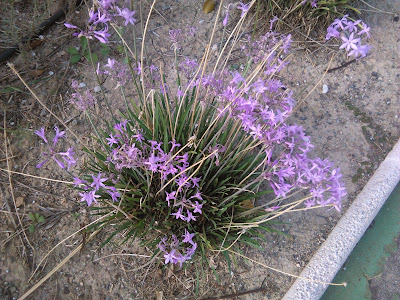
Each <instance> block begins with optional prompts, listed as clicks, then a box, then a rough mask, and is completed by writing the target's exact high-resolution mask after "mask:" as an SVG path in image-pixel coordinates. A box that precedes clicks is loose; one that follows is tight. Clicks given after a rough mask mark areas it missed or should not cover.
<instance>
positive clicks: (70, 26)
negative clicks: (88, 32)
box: [64, 23, 78, 28]
mask: <svg viewBox="0 0 400 300" xmlns="http://www.w3.org/2000/svg"><path fill="white" fill-rule="evenodd" d="M64 26H65V27H67V28H78V27H77V26H75V25H72V24H69V23H64Z"/></svg>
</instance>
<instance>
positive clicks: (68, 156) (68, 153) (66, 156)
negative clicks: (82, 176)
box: [58, 147, 76, 170]
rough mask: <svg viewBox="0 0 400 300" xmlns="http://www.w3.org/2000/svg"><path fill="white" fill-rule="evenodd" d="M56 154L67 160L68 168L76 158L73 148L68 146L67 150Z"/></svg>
mask: <svg viewBox="0 0 400 300" xmlns="http://www.w3.org/2000/svg"><path fill="white" fill-rule="evenodd" d="M58 154H59V155H61V156H62V158H63V159H64V160H65V161H66V162H67V165H68V166H67V169H68V170H69V168H70V167H71V166H72V165H75V164H76V160H75V159H74V155H75V152H74V148H72V147H71V148H68V150H67V151H66V152H59V153H58Z"/></svg>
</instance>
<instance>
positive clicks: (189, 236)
mask: <svg viewBox="0 0 400 300" xmlns="http://www.w3.org/2000/svg"><path fill="white" fill-rule="evenodd" d="M182 237H183V238H184V239H183V240H182V243H190V244H192V245H193V241H192V238H193V237H194V233H189V231H187V230H186V228H185V234H184V235H182Z"/></svg>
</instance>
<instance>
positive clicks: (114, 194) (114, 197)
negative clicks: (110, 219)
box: [107, 191, 121, 202]
mask: <svg viewBox="0 0 400 300" xmlns="http://www.w3.org/2000/svg"><path fill="white" fill-rule="evenodd" d="M107 193H108V194H109V195H110V196H111V199H112V201H113V202H117V201H118V198H119V197H121V194H120V193H119V192H117V191H107Z"/></svg>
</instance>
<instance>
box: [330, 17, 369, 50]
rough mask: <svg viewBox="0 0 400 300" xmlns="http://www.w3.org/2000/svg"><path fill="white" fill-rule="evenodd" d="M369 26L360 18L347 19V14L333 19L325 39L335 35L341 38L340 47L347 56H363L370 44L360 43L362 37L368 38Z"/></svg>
mask: <svg viewBox="0 0 400 300" xmlns="http://www.w3.org/2000/svg"><path fill="white" fill-rule="evenodd" d="M369 31H370V27H368V25H367V24H365V23H364V22H363V21H361V20H357V21H354V22H353V21H351V20H349V19H348V15H345V16H343V18H341V19H335V21H334V22H333V23H332V24H331V25H330V26H329V27H328V29H327V35H326V38H325V39H326V40H330V39H331V38H333V37H335V38H337V39H340V40H342V45H341V46H340V49H345V50H346V52H347V54H348V55H349V56H354V57H355V58H358V57H360V58H362V57H365V56H366V55H367V54H368V52H369V50H370V49H371V47H370V46H368V45H366V44H362V42H363V39H364V38H365V39H369V38H370V35H369Z"/></svg>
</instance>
